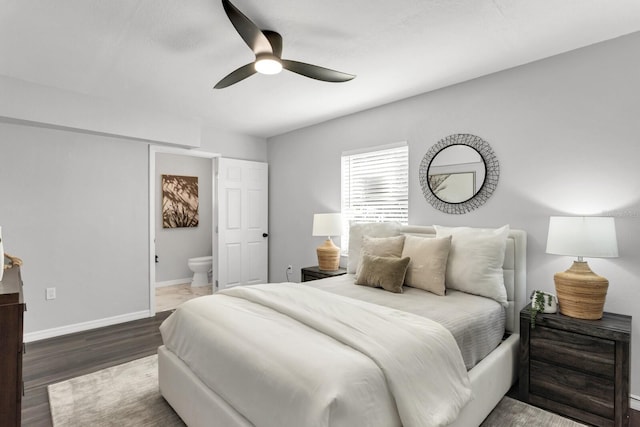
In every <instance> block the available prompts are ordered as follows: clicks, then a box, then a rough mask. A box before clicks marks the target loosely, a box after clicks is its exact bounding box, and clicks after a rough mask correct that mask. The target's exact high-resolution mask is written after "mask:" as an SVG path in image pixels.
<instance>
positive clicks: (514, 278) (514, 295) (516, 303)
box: [349, 223, 528, 333]
mask: <svg viewBox="0 0 640 427" xmlns="http://www.w3.org/2000/svg"><path fill="white" fill-rule="evenodd" d="M395 224H396V227H394V228H391V229H389V230H385V233H387V234H385V236H386V235H393V234H398V232H400V233H403V234H411V235H414V236H421V237H436V230H435V228H434V227H432V226H425V225H400V224H397V223H395ZM388 225H390V226H391V224H388ZM380 237H382V236H380ZM352 248H353V246H352V242H349V255H350V256H356V257H358V258H359V254H360V252H359V251H360V249H359V245H358V248H357V254H356V253H352ZM354 252H355V251H354ZM356 262H357V261H356ZM349 268H350V269H355V267H354V266H353V265H352V263H351V261H350V262H349ZM502 269H503V271H504V284H505V287H506V288H507V300H508V303H509V305H508V307H507V319H506V324H505V329H506V330H507V331H508V332H511V333H520V315H519V314H520V310H522V308H523V307H524V306H525V305H527V302H528V297H527V295H526V293H527V233H526V232H525V231H523V230H513V229H511V230H510V231H509V236H508V238H507V246H506V251H505V256H504V263H503V265H502ZM351 272H353V271H351Z"/></svg>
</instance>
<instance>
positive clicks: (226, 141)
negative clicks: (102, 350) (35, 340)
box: [0, 108, 267, 336]
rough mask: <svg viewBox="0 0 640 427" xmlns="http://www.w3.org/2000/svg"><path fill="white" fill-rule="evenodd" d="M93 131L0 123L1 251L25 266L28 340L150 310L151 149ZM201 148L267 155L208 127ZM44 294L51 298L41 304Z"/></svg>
mask: <svg viewBox="0 0 640 427" xmlns="http://www.w3.org/2000/svg"><path fill="white" fill-rule="evenodd" d="M34 110H36V108H34ZM3 120H4V121H3ZM90 124H91V123H89V124H88V126H87V128H88V129H87V130H77V131H71V130H64V129H53V128H51V127H47V126H48V125H45V126H44V127H41V126H38V125H32V124H26V123H20V124H17V123H15V121H12V120H10V119H9V120H6V119H2V118H1V117H0V225H1V226H2V234H3V240H4V242H5V245H4V247H5V250H6V251H8V252H9V253H10V254H14V255H16V256H19V257H21V258H22V259H23V260H24V262H25V265H24V267H23V270H22V271H23V279H24V282H25V290H24V293H25V300H26V303H27V306H28V311H27V312H26V313H25V328H24V330H25V333H26V334H32V336H40V335H44V336H51V335H52V334H56V333H59V332H60V331H66V330H82V329H87V328H91V327H96V326H99V325H101V324H103V323H104V321H105V320H106V321H108V322H109V323H113V321H117V320H118V319H120V321H123V320H127V319H130V318H131V317H140V316H141V315H142V316H143V315H144V313H145V312H148V310H149V309H150V307H149V286H150V285H149V262H148V251H149V249H148V247H149V184H148V180H149V169H148V163H149V156H148V144H146V143H143V142H140V141H136V140H131V139H128V138H119V137H106V136H98V135H94V134H92V132H93V131H92V130H91V129H90V126H89V125H90ZM201 143H202V148H200V149H199V150H201V151H210V152H215V153H220V154H222V155H223V156H226V157H237V158H246V159H248V160H257V161H266V158H267V150H266V142H265V140H264V139H262V138H257V137H250V136H246V135H238V134H233V133H228V132H220V131H217V130H216V129H212V128H205V129H204V130H202V135H201ZM48 287H56V288H57V293H58V296H57V299H55V300H52V301H45V289H46V288H48Z"/></svg>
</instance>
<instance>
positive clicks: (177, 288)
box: [156, 283, 212, 312]
mask: <svg viewBox="0 0 640 427" xmlns="http://www.w3.org/2000/svg"><path fill="white" fill-rule="evenodd" d="M211 292H212V285H208V286H197V287H194V288H192V287H191V284H189V283H185V284H182V285H173V286H163V287H161V288H156V312H161V311H167V310H173V309H174V308H176V307H177V306H179V305H180V304H182V303H183V302H185V301H189V300H190V299H192V298H197V297H199V296H203V295H211Z"/></svg>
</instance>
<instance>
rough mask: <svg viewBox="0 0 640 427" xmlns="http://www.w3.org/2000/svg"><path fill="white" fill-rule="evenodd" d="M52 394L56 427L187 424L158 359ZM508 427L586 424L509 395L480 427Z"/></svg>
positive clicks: (56, 388)
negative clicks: (164, 389)
mask: <svg viewBox="0 0 640 427" xmlns="http://www.w3.org/2000/svg"><path fill="white" fill-rule="evenodd" d="M48 390H49V402H50V404H51V418H52V421H53V425H54V427H76V426H77V427H85V426H93V427H107V426H114V427H116V426H117V427H122V426H136V427H139V426H140V427H146V426H149V427H151V426H154V427H155V426H166V427H182V426H184V423H183V422H182V421H181V420H180V418H179V417H178V415H176V413H175V412H174V411H173V409H171V406H169V404H168V403H167V402H166V401H165V400H164V399H163V398H162V396H160V392H159V391H158V358H157V356H149V357H145V358H143V359H138V360H134V361H133V362H129V363H125V364H123V365H118V366H114V367H112V368H107V369H103V370H101V371H98V372H94V373H91V374H88V375H83V376H81V377H76V378H72V379H70V380H67V381H63V382H60V383H57V384H52V385H50V386H49V387H48ZM505 426H510V427H520V426H522V427H524V426H526V427H538V426H539V427H549V426H553V427H579V426H582V424H578V423H575V422H573V421H571V420H568V419H566V418H562V417H560V416H558V415H555V414H552V413H550V412H546V411H543V410H542V409H538V408H536V407H533V406H529V405H527V404H525V403H522V402H519V401H517V400H514V399H511V398H509V397H504V398H503V399H502V400H501V401H500V403H499V404H498V406H496V408H495V409H494V410H493V412H491V414H490V415H489V416H488V417H487V419H486V420H485V421H484V422H483V423H482V426H481V427H505ZM221 427H222V426H221Z"/></svg>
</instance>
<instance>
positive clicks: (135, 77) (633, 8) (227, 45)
mask: <svg viewBox="0 0 640 427" xmlns="http://www.w3.org/2000/svg"><path fill="white" fill-rule="evenodd" d="M232 1H233V3H234V4H235V5H236V6H237V7H238V8H239V9H240V10H242V11H243V12H244V13H245V14H246V15H247V16H248V17H250V18H251V19H252V20H253V21H254V22H255V23H256V24H257V25H258V26H259V27H261V28H263V29H271V30H275V31H278V32H280V33H281V34H282V36H283V39H284V49H283V58H287V59H294V60H298V61H303V62H309V63H312V64H317V65H321V66H324V67H327V68H333V69H336V70H339V71H344V72H347V73H352V74H356V75H357V78H356V79H354V80H352V81H350V82H346V83H326V82H319V81H316V80H312V79H308V78H305V77H302V76H299V75H297V74H293V73H290V72H287V71H284V72H282V73H281V74H278V75H275V76H264V75H258V74H256V75H254V76H252V77H250V78H248V79H246V80H244V81H242V82H240V83H238V84H236V85H234V86H231V87H229V88H226V89H221V90H213V89H212V87H213V85H214V84H215V83H216V82H217V81H218V80H220V79H221V78H222V77H224V76H225V75H227V74H228V73H229V72H231V71H232V70H234V69H236V68H238V67H239V66H241V65H244V64H246V63H248V62H251V61H252V60H253V54H252V53H251V51H250V50H249V48H248V47H247V46H246V45H245V44H244V42H243V41H242V39H241V38H240V36H239V35H238V34H237V33H236V31H235V29H234V28H233V26H232V25H231V23H230V22H229V21H228V19H227V17H226V15H225V14H224V11H223V8H222V4H221V2H220V0H189V1H184V0H59V1H51V0H0V75H4V76H7V77H12V78H18V79H22V80H25V81H28V82H31V83H36V84H40V85H45V86H51V87H55V88H58V89H63V90H69V91H73V92H77V93H81V94H84V95H90V96H96V97H102V98H106V99H109V100H112V101H115V102H118V103H124V104H126V105H136V106H139V107H143V108H151V109H154V110H162V111H165V112H170V113H173V114H176V115H178V116H180V117H189V118H198V119H200V120H202V121H203V122H205V123H208V124H210V125H213V126H216V127H219V128H222V129H227V130H230V131H236V132H241V133H246V134H249V135H256V136H262V137H269V136H273V135H278V134H281V133H285V132H288V131H290V130H293V129H296V128H300V127H304V126H308V125H311V124H314V123H319V122H322V121H325V120H328V119H331V118H334V117H338V116H342V115H345V114H349V113H354V112H357V111H361V110H363V109H367V108H371V107H375V106H378V105H382V104H386V103H389V102H392V101H395V100H398V99H402V98H406V97H409V96H412V95H417V94H420V93H424V92H427V91H431V90H434V89H438V88H441V87H444V86H448V85H451V84H455V83H458V82H461V81H465V80H469V79H473V78H475V77H478V76H482V75H485V74H489V73H492V72H496V71H499V70H503V69H506V68H511V67H514V66H518V65H521V64H525V63H528V62H531V61H535V60H537V59H541V58H545V57H548V56H552V55H556V54H558V53H562V52H566V51H569V50H572V49H576V48H579V47H583V46H587V45H590V44H593V43H597V42H600V41H603V40H607V39H611V38H615V37H618V36H621V35H624V34H628V33H632V32H636V31H640V0H394V1H383V0H373V1H372V0H348V1H345V0H323V1H317V0H289V1H285V0H261V1H259V0H235V1H234V0H232Z"/></svg>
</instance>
